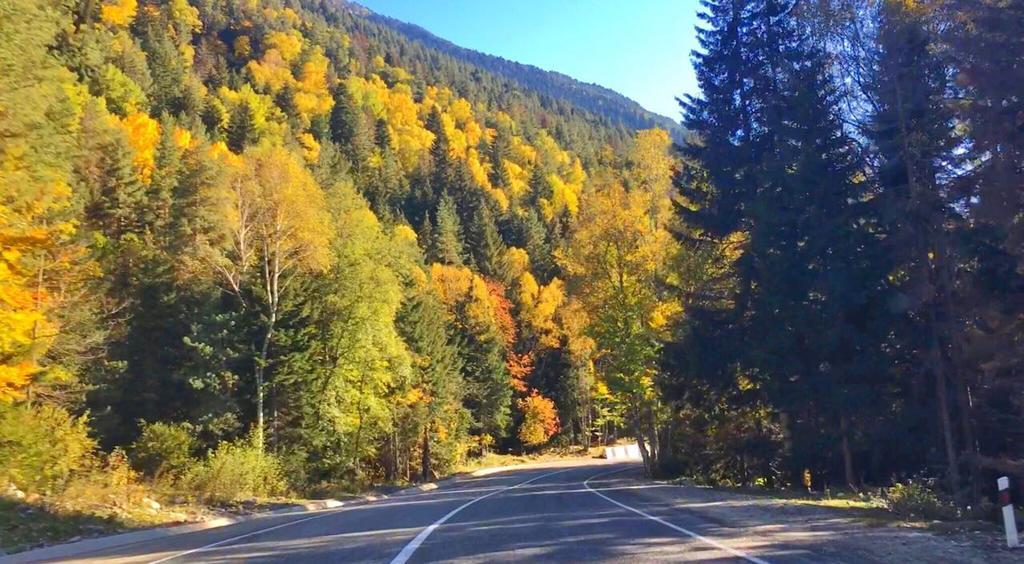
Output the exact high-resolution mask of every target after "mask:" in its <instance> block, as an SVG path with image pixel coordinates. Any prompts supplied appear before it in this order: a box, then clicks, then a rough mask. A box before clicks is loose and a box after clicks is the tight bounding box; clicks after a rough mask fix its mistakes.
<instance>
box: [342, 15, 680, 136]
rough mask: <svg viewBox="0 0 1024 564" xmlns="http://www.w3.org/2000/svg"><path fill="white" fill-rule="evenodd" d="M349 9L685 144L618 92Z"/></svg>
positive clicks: (613, 119)
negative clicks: (456, 43) (665, 134)
mask: <svg viewBox="0 0 1024 564" xmlns="http://www.w3.org/2000/svg"><path fill="white" fill-rule="evenodd" d="M349 7H350V9H352V10H353V11H354V12H356V13H357V14H361V15H363V16H364V17H366V18H367V19H369V20H371V21H374V22H379V23H381V24H384V25H385V26H387V27H390V28H392V29H394V30H395V31H397V32H399V33H401V34H402V35H404V36H406V37H408V38H410V39H413V40H414V41H415V42H416V43H417V44H420V45H423V46H425V47H429V48H431V49H434V50H437V51H439V52H441V53H444V54H446V55H450V56H451V57H452V58H454V59H457V60H460V61H464V62H466V63H469V64H471V65H473V66H475V67H477V68H480V69H483V70H486V71H489V72H491V73H493V74H495V75H499V76H502V77H505V78H507V79H509V80H511V81H512V82H513V83H514V84H515V85H518V86H519V87H520V88H525V89H527V90H529V91H532V92H536V93H538V94H541V95H543V96H546V97H548V98H550V99H552V100H564V101H566V102H569V103H570V104H572V105H573V106H575V108H577V109H582V110H586V111H589V112H591V113H594V114H596V115H598V116H601V117H603V118H606V119H607V121H608V122H609V124H611V125H618V124H621V125H623V126H625V127H627V128H630V129H650V128H655V127H660V128H662V129H665V130H666V131H668V132H669V134H670V135H671V136H672V138H673V139H676V140H678V141H680V142H682V141H684V134H683V132H684V129H683V128H682V127H681V126H680V124H679V123H677V122H676V121H674V120H672V119H670V118H667V117H665V116H660V115H657V114H655V113H652V112H650V111H647V110H646V109H644V108H643V107H642V106H641V105H640V104H638V103H636V102H634V101H633V100H630V99H629V98H626V97H625V96H623V95H622V94H619V93H618V92H615V91H614V90H610V89H608V88H605V87H603V86H600V85H598V84H588V83H584V82H580V81H578V80H576V79H574V78H572V77H570V76H566V75H564V74H562V73H559V72H555V71H545V70H543V69H539V68H537V67H534V66H531V65H524V64H522V63H518V62H516V61H510V60H508V59H505V58H503V57H495V56H492V55H487V54H485V53H481V52H479V51H474V50H472V49H466V48H465V47H460V46H458V45H455V44H454V43H452V42H450V41H447V40H445V39H442V38H440V37H437V36H436V35H434V34H432V33H430V32H429V31H427V30H425V29H423V28H421V27H419V26H416V25H413V24H410V23H406V22H402V21H399V20H396V19H394V18H389V17H387V16H382V15H380V14H375V13H373V12H371V11H370V10H367V9H365V8H362V7H360V6H359V5H358V4H349ZM414 48H415V47H414ZM414 59H419V57H414ZM415 71H416V72H415V73H414V74H418V75H422V76H427V75H429V73H430V70H429V69H426V68H419V67H417V68H416V69H415ZM570 111H571V110H570Z"/></svg>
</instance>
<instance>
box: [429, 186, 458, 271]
mask: <svg viewBox="0 0 1024 564" xmlns="http://www.w3.org/2000/svg"><path fill="white" fill-rule="evenodd" d="M434 218H435V227H434V230H433V231H434V239H433V241H432V242H431V252H430V258H431V259H433V260H435V261H438V262H440V263H443V264H454V265H459V266H461V265H462V264H463V261H464V260H465V258H466V250H465V245H464V243H463V238H462V223H461V222H460V221H459V215H458V213H457V212H456V210H455V202H454V201H453V200H452V198H451V196H449V195H448V192H444V193H442V194H441V199H440V200H439V201H438V203H437V210H436V211H435V213H434Z"/></svg>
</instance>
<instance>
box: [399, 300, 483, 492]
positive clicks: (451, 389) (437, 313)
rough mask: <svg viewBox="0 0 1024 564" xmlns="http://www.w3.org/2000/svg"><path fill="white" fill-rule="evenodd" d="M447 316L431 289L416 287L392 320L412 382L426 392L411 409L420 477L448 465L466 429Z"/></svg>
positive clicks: (458, 370)
mask: <svg viewBox="0 0 1024 564" xmlns="http://www.w3.org/2000/svg"><path fill="white" fill-rule="evenodd" d="M446 316H447V314H446V312H445V310H444V306H443V305H442V304H441V303H440V302H439V301H438V299H437V297H436V296H435V295H434V294H433V293H432V292H424V291H418V292H416V293H414V294H413V295H412V297H411V298H410V299H408V300H407V301H406V303H405V304H403V306H402V309H401V310H400V311H399V314H398V321H397V324H398V330H399V332H400V333H401V334H402V337H403V340H404V341H405V343H406V345H407V346H408V347H409V351H410V353H411V354H412V356H413V371H414V376H413V387H414V388H415V389H419V390H422V391H423V392H424V394H425V395H426V397H427V398H429V399H428V401H427V403H426V405H425V406H422V408H421V409H420V410H418V412H417V413H414V414H413V417H414V418H415V421H414V424H413V436H412V437H411V438H412V440H413V441H416V440H417V439H419V443H420V460H419V474H420V477H421V479H422V480H424V481H426V480H430V479H432V477H433V476H435V475H436V474H438V473H440V472H443V471H445V470H447V469H450V468H451V467H452V466H453V464H454V463H455V462H456V461H457V460H458V458H459V456H460V446H459V445H460V444H462V443H463V442H464V440H465V433H466V431H467V430H468V429H467V423H468V418H469V415H468V413H467V412H466V411H465V409H464V408H463V407H462V401H463V395H464V393H465V390H464V387H465V385H464V383H463V380H462V372H461V370H462V365H461V361H460V358H459V356H458V353H459V349H458V347H457V346H456V343H455V341H454V338H453V336H452V335H451V334H450V329H449V327H448V325H447V324H448V321H447V317H446ZM411 462H413V463H415V461H411Z"/></svg>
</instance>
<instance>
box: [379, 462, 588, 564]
mask: <svg viewBox="0 0 1024 564" xmlns="http://www.w3.org/2000/svg"><path fill="white" fill-rule="evenodd" d="M569 470H575V468H566V469H564V470H557V471H555V472H548V473H547V474H541V475H540V476H535V477H533V478H530V479H529V480H526V481H525V482H519V483H518V484H515V485H514V486H508V487H506V488H501V489H500V490H495V491H493V492H491V493H489V494H486V495H482V496H480V497H476V498H473V499H471V500H469V501H467V502H466V503H463V504H462V505H460V506H458V507H456V508H455V509H452V510H451V511H449V512H448V514H447V515H445V516H444V517H441V518H440V519H438V520H437V521H434V522H433V523H431V524H430V526H428V527H427V528H426V529H423V530H422V531H420V534H418V535H416V538H414V539H412V540H411V541H409V544H407V545H405V547H404V548H403V549H402V551H401V552H399V553H398V556H395V558H394V559H393V560H391V564H405V563H406V562H408V561H409V558H411V557H412V555H413V553H415V552H416V549H417V548H419V547H420V545H422V544H423V541H425V540H427V537H429V536H430V534H431V533H433V532H434V531H435V530H436V529H437V528H438V527H440V526H441V525H444V524H445V522H446V521H448V520H449V519H451V518H452V517H454V516H455V515H456V514H458V512H460V511H462V510H463V509H465V508H467V507H469V506H470V505H473V504H474V503H476V502H478V501H482V500H485V499H487V498H489V497H491V496H493V495H498V494H500V493H502V492H507V491H509V490H514V489H516V488H518V487H520V486H525V485H526V484H529V483H531V482H536V481H537V480H540V479H541V478H547V477H548V476H554V475H555V474H561V473H562V472H568V471H569Z"/></svg>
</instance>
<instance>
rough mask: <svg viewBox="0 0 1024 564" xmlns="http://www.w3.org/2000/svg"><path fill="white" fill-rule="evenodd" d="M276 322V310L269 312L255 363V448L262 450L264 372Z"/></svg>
mask: <svg viewBox="0 0 1024 564" xmlns="http://www.w3.org/2000/svg"><path fill="white" fill-rule="evenodd" d="M276 322H277V311H276V308H275V309H272V310H271V312H270V320H269V321H268V322H267V333H266V335H264V336H263V346H262V347H260V357H259V360H258V361H257V362H256V446H257V447H259V449H260V450H263V446H264V422H263V396H264V381H265V378H264V370H266V366H267V357H268V356H269V354H270V341H271V339H273V336H274V324H275V323H276Z"/></svg>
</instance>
